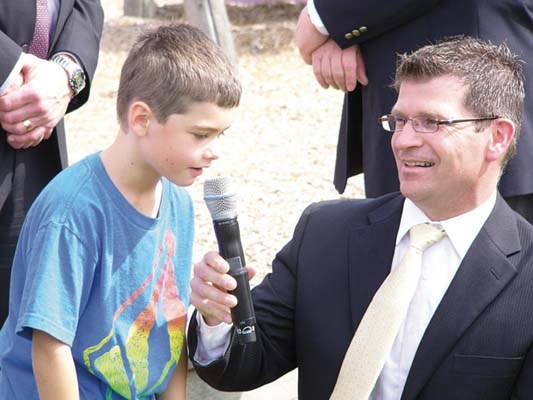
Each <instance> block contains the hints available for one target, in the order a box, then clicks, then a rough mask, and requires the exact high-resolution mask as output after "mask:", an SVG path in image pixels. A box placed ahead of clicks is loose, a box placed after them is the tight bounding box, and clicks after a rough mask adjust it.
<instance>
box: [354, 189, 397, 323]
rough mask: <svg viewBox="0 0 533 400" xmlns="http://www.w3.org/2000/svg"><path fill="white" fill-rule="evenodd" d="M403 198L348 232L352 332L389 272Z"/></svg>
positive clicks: (386, 204)
mask: <svg viewBox="0 0 533 400" xmlns="http://www.w3.org/2000/svg"><path fill="white" fill-rule="evenodd" d="M403 201H404V197H403V196H397V197H394V198H393V199H392V200H391V201H389V202H387V203H385V204H384V205H383V206H381V207H380V208H378V209H376V210H374V211H373V212H372V213H370V214H369V221H368V222H369V224H368V225H363V226H354V227H353V228H352V229H351V231H350V247H349V268H348V274H349V276H348V279H349V282H350V304H351V311H352V332H355V330H356V328H357V326H358V325H359V322H360V321H361V318H363V315H364V313H365V311H366V309H367V308H368V305H369V304H370V301H371V300H372V297H373V296H374V294H375V293H376V290H377V289H378V288H379V286H380V285H381V283H382V282H383V281H384V280H385V278H386V277H387V275H388V274H389V272H390V268H391V264H392V257H393V255H394V246H395V241H396V232H398V226H399V224H400V218H401V214H402V206H403Z"/></svg>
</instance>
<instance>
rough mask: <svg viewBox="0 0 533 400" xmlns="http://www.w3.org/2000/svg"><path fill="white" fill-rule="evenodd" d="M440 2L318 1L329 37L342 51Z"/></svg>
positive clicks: (431, 0)
mask: <svg viewBox="0 0 533 400" xmlns="http://www.w3.org/2000/svg"><path fill="white" fill-rule="evenodd" d="M439 1H440V0H389V1H382V0H370V1H361V0H355V1H345V0H314V4H315V7H316V10H317V12H318V14H319V15H320V18H321V19H322V22H323V23H324V26H325V27H326V29H327V30H328V32H329V35H330V36H331V38H332V39H333V40H335V42H336V43H337V44H338V45H339V46H340V47H342V48H346V47H349V46H352V45H354V44H359V43H363V42H365V41H367V40H370V39H372V38H374V37H376V36H379V35H381V34H383V33H385V32H387V31H388V30H391V29H394V28H396V27H397V26H400V25H402V24H405V23H407V22H409V21H410V20H412V19H414V18H416V17H419V16H420V15H423V14H425V13H427V12H428V11H430V10H431V9H433V8H435V7H436V6H437V4H438V3H439Z"/></svg>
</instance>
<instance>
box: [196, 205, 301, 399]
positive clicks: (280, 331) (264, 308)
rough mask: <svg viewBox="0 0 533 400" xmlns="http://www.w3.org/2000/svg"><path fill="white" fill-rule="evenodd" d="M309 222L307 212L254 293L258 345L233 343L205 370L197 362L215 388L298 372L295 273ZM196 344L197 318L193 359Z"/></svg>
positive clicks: (248, 385)
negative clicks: (296, 370) (295, 324)
mask: <svg viewBox="0 0 533 400" xmlns="http://www.w3.org/2000/svg"><path fill="white" fill-rule="evenodd" d="M310 207H312V206H310ZM308 218H309V208H308V209H307V210H306V211H305V212H304V214H303V216H302V217H301V219H300V221H299V222H298V224H297V226H296V228H295V232H294V236H293V238H292V239H291V241H290V242H289V243H288V244H287V245H285V247H284V248H283V249H282V250H281V251H280V252H279V253H278V254H277V256H276V258H275V259H274V261H273V263H272V273H271V274H269V275H267V276H266V277H265V279H264V280H263V282H262V283H261V284H260V285H258V286H257V287H255V288H254V289H253V291H252V297H253V303H254V308H255V314H256V320H257V341H256V342H255V343H253V344H248V345H246V346H241V345H239V344H237V343H235V341H234V340H233V338H232V341H231V344H230V346H229V348H228V350H227V351H226V354H225V355H224V357H223V358H221V359H219V360H215V361H214V362H212V363H210V364H208V365H206V366H201V365H199V364H197V363H195V362H194V360H193V364H194V367H195V369H196V372H197V373H198V375H199V376H200V377H201V378H202V379H203V380H204V381H206V382H207V383H209V384H210V385H211V386H213V387H214V388H216V389H218V390H225V391H242V390H251V389H254V388H257V387H259V386H262V385H264V384H267V383H269V382H272V381H274V380H275V379H277V378H279V377H280V376H282V375H284V374H285V373H287V372H289V371H290V370H292V369H294V368H296V366H297V365H296V353H295V334H294V320H295V315H294V313H295V302H296V269H297V265H298V251H299V247H300V243H301V241H302V240H303V237H304V236H305V230H306V225H307V221H308ZM196 342H197V332H196V318H195V316H193V318H191V325H190V327H189V332H188V343H189V354H191V355H194V354H195V353H196V347H197V343H196Z"/></svg>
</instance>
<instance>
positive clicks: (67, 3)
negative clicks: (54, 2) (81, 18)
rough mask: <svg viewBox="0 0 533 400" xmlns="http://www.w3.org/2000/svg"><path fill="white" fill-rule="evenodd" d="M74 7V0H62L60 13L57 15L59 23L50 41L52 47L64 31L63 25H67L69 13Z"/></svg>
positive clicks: (51, 47)
mask: <svg viewBox="0 0 533 400" xmlns="http://www.w3.org/2000/svg"><path fill="white" fill-rule="evenodd" d="M73 7H74V0H61V1H60V2H59V14H58V16H57V24H56V27H55V31H54V37H53V38H52V41H51V43H50V49H53V48H54V46H55V44H56V42H57V39H58V38H59V35H60V34H61V32H62V31H63V26H64V25H65V22H66V20H67V18H68V16H69V14H70V13H71V12H72V9H73Z"/></svg>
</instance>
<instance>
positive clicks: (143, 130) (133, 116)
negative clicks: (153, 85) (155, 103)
mask: <svg viewBox="0 0 533 400" xmlns="http://www.w3.org/2000/svg"><path fill="white" fill-rule="evenodd" d="M152 118H153V114H152V110H151V109H150V107H149V106H148V104H146V103H145V102H144V101H136V102H134V103H132V104H131V105H130V107H129V110H128V124H129V128H130V129H129V130H130V131H132V132H134V133H135V134H136V135H137V136H146V134H147V132H148V128H149V126H150V121H151V120H152Z"/></svg>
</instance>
